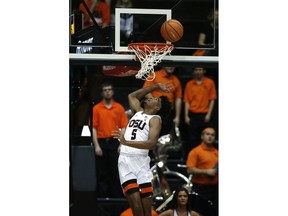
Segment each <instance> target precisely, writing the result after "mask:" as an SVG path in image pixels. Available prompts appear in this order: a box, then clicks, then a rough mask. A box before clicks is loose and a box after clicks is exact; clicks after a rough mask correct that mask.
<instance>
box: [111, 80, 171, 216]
mask: <svg viewBox="0 0 288 216" xmlns="http://www.w3.org/2000/svg"><path fill="white" fill-rule="evenodd" d="M156 89H161V90H162V91H164V92H169V91H170V86H168V85H165V84H161V83H157V84H155V85H152V86H149V87H146V88H142V89H139V90H136V91H134V92H132V93H130V94H129V95H128V100H129V105H130V108H131V110H132V111H134V113H135V114H134V116H133V117H132V118H131V119H130V121H129V123H128V126H127V127H126V129H125V131H120V130H119V131H114V134H113V136H114V138H117V139H119V140H120V143H121V144H122V145H121V150H120V156H119V159H118V169H119V176H120V182H121V186H122V189H123V192H124V194H125V196H126V198H127V200H128V203H129V205H130V207H131V208H132V212H133V215H134V216H151V209H152V199H151V197H152V193H153V189H152V183H151V181H152V172H151V170H150V157H149V156H148V153H149V150H151V149H153V148H154V147H155V145H156V143H157V140H158V137H159V133H160V130H161V124H162V120H161V117H160V116H159V115H156V113H158V111H160V110H161V112H163V113H168V111H166V110H165V109H170V107H169V102H168V100H167V98H166V97H160V98H154V97H151V98H150V97H149V98H145V96H146V95H147V94H148V93H150V92H152V91H153V90H156ZM142 99H144V100H142ZM165 103H166V104H165ZM141 105H142V106H143V107H141Z"/></svg>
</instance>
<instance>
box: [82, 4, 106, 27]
mask: <svg viewBox="0 0 288 216" xmlns="http://www.w3.org/2000/svg"><path fill="white" fill-rule="evenodd" d="M85 2H86V4H87V6H88V8H90V7H91V5H92V1H91V0H87V1H85ZM79 9H80V10H81V11H82V12H83V13H84V27H85V28H86V27H88V26H91V25H93V22H92V21H91V19H90V17H89V14H88V12H87V11H86V9H85V7H84V5H83V4H82V3H81V4H80V7H79ZM91 13H92V14H93V15H94V17H95V18H96V22H97V24H99V25H102V24H107V25H109V24H110V7H109V5H108V4H107V3H105V2H101V1H99V3H98V5H97V6H96V7H95V8H94V10H93V11H91Z"/></svg>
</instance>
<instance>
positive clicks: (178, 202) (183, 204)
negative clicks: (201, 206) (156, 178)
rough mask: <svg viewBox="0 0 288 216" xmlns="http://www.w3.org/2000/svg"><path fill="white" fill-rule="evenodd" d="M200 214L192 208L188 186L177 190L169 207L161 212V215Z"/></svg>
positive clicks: (194, 215) (192, 215)
mask: <svg viewBox="0 0 288 216" xmlns="http://www.w3.org/2000/svg"><path fill="white" fill-rule="evenodd" d="M175 215H176V216H177V215H178V216H180V215H190V216H200V214H199V213H198V212H196V211H193V210H192V209H191V201H190V196H189V193H188V191H187V189H186V188H184V187H182V188H179V189H178V190H176V192H175V194H174V195H173V199H172V201H171V204H170V205H169V209H168V210H166V211H164V212H162V213H161V214H159V216H175Z"/></svg>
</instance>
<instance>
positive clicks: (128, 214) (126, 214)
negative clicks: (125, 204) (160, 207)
mask: <svg viewBox="0 0 288 216" xmlns="http://www.w3.org/2000/svg"><path fill="white" fill-rule="evenodd" d="M151 215H152V216H158V213H157V212H156V211H154V210H153V209H152V214H151ZM120 216H133V213H132V209H131V208H128V209H126V210H125V211H123V212H122V213H121V214H120Z"/></svg>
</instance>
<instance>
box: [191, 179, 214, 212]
mask: <svg viewBox="0 0 288 216" xmlns="http://www.w3.org/2000/svg"><path fill="white" fill-rule="evenodd" d="M193 191H195V192H196V193H198V194H199V196H200V197H202V198H203V199H205V200H207V201H208V200H209V201H211V202H212V204H213V205H212V211H209V213H208V212H206V214H207V215H212V216H216V215H218V184H217V185H201V184H193ZM205 210H206V211H207V210H208V208H206V209H205ZM203 213H204V212H203ZM204 215H205V214H204Z"/></svg>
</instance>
